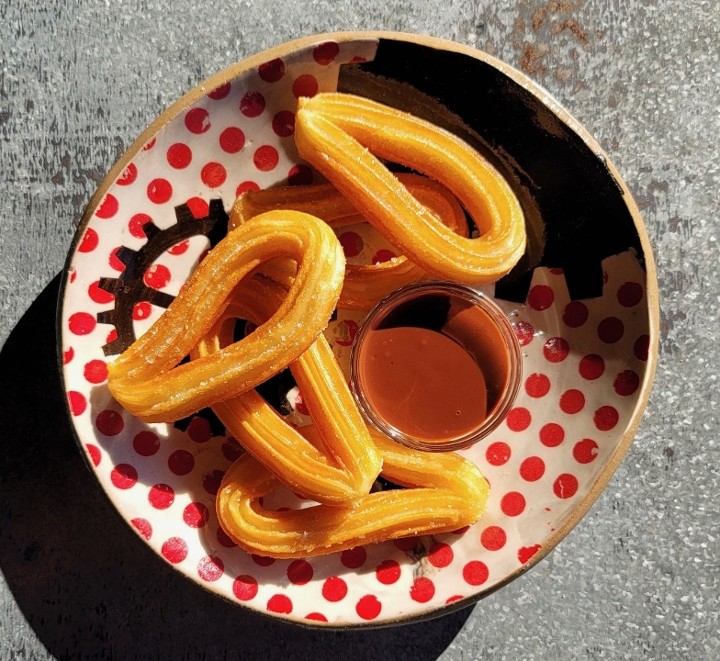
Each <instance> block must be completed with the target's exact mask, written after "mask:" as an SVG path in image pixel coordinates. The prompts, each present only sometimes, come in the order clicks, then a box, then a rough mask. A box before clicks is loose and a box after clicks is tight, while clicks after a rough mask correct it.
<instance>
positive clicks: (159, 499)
mask: <svg viewBox="0 0 720 661" xmlns="http://www.w3.org/2000/svg"><path fill="white" fill-rule="evenodd" d="M148 500H149V501H150V504H151V505H152V506H153V507H154V508H155V509H156V510H166V509H167V508H168V507H170V505H172V504H173V502H175V491H174V490H173V488H172V487H171V486H170V485H169V484H153V486H151V487H150V491H149V492H148Z"/></svg>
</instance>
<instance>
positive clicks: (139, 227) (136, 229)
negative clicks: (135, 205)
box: [128, 213, 152, 239]
mask: <svg viewBox="0 0 720 661" xmlns="http://www.w3.org/2000/svg"><path fill="white" fill-rule="evenodd" d="M151 222H152V218H150V216H148V215H147V214H146V213H136V214H135V215H134V216H133V217H132V218H131V219H130V220H129V221H128V230H130V234H132V235H133V236H134V237H135V238H136V239H144V238H145V230H144V229H143V225H147V223H151Z"/></svg>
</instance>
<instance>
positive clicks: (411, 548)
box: [393, 537, 423, 552]
mask: <svg viewBox="0 0 720 661" xmlns="http://www.w3.org/2000/svg"><path fill="white" fill-rule="evenodd" d="M393 544H395V546H396V547H397V548H399V549H400V550H401V551H405V552H415V551H416V550H417V549H418V548H423V544H422V541H421V540H420V539H418V538H417V537H401V538H400V539H394V540H393Z"/></svg>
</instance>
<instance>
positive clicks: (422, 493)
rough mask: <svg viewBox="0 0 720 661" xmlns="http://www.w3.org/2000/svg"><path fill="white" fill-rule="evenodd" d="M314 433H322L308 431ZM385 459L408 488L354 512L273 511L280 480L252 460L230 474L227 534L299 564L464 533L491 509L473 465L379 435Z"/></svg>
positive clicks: (366, 500)
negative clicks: (265, 500) (270, 499)
mask: <svg viewBox="0 0 720 661" xmlns="http://www.w3.org/2000/svg"><path fill="white" fill-rule="evenodd" d="M303 431H304V432H305V433H308V434H309V435H315V434H316V433H317V432H316V431H313V430H312V428H305V429H304V430H303ZM373 439H374V441H375V443H376V444H377V446H378V448H379V449H380V450H381V452H382V455H383V471H382V474H383V476H385V477H387V478H388V479H389V480H391V481H393V482H395V483H397V484H400V485H402V486H405V487H408V488H406V489H393V490H389V491H378V492H375V493H371V494H368V495H366V496H365V497H363V498H362V499H361V500H360V501H359V502H358V503H357V505H356V506H355V507H353V508H346V507H328V506H326V505H316V506H314V507H307V508H304V509H295V510H282V511H273V510H269V509H267V508H265V507H264V506H263V505H262V504H261V502H260V499H261V498H262V497H263V496H265V495H267V494H269V493H270V492H271V491H272V490H273V489H274V488H276V487H277V486H278V481H277V479H276V478H275V477H274V476H273V474H272V472H270V471H269V470H267V469H266V468H265V467H263V466H262V464H260V463H259V462H257V461H256V460H255V459H254V458H253V457H252V456H250V455H244V456H242V457H240V459H238V460H237V461H236V462H235V463H234V464H233V465H232V466H231V467H230V469H229V470H228V471H227V473H226V474H225V477H224V478H223V481H222V484H221V486H220V490H219V491H218V496H217V501H216V509H217V514H218V518H219V520H220V523H221V525H222V527H223V529H224V530H225V532H226V533H227V534H228V535H229V536H230V537H231V538H232V539H233V540H234V541H235V542H236V543H237V544H238V546H240V547H241V548H242V549H244V550H245V551H247V552H249V553H255V554H258V555H266V556H271V557H274V558H297V557H309V556H315V555H321V554H325V553H332V552H336V551H342V550H344V549H349V548H352V547H354V546H357V545H359V544H371V543H375V542H379V541H384V540H389V539H397V538H400V537H408V536H410V535H421V534H427V533H431V532H432V533H442V532H451V531H453V530H457V529H458V528H461V527H463V526H466V525H469V524H471V523H474V522H475V521H477V520H478V519H479V518H480V516H481V515H482V513H483V512H484V510H485V505H486V502H487V497H488V492H489V490H488V484H487V481H486V480H485V478H484V477H483V476H482V475H481V473H480V471H479V470H478V469H477V468H476V467H475V465H474V464H472V463H471V462H470V461H468V460H466V459H463V458H462V457H460V456H459V455H457V454H454V453H423V452H419V451H417V450H411V449H409V448H404V447H402V446H400V445H398V444H396V443H394V442H393V441H391V440H389V439H387V438H385V437H384V436H381V435H380V434H373Z"/></svg>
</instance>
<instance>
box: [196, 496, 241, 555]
mask: <svg viewBox="0 0 720 661" xmlns="http://www.w3.org/2000/svg"><path fill="white" fill-rule="evenodd" d="M209 518H210V512H209V511H208V508H207V507H206V506H205V505H203V504H202V503H200V502H197V501H195V502H192V503H190V504H189V505H186V506H185V508H184V509H183V521H184V522H185V524H186V525H188V526H190V527H191V528H202V527H204V526H205V524H206V523H207V522H208V519H209ZM226 537H227V535H226ZM231 545H234V542H231Z"/></svg>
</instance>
